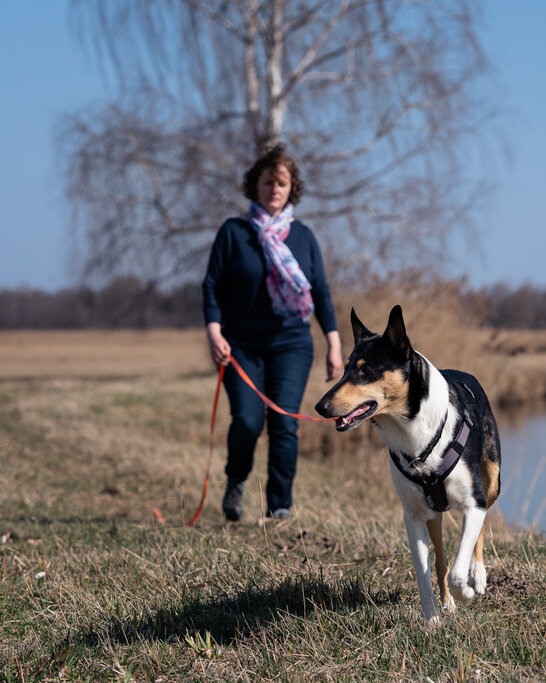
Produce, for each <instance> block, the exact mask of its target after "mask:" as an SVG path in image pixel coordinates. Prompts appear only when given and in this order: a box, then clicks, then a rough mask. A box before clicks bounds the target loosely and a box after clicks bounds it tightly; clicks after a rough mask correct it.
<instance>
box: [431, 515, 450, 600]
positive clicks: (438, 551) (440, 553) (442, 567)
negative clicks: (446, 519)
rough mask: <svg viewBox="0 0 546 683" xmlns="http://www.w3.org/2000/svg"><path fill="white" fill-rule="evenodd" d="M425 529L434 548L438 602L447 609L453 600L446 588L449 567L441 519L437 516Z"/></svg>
mask: <svg viewBox="0 0 546 683" xmlns="http://www.w3.org/2000/svg"><path fill="white" fill-rule="evenodd" d="M427 527H428V533H429V536H430V540H431V541H432V545H433V546H434V566H435V567H436V576H437V578H438V587H439V589H440V600H441V601H442V606H443V607H445V608H446V609H447V608H448V607H450V606H451V605H452V604H453V598H452V597H451V593H450V592H449V588H448V586H447V574H448V570H449V565H448V562H447V556H446V552H445V550H444V543H443V540H442V517H441V516H437V517H434V518H433V519H430V520H429V521H428V522H427Z"/></svg>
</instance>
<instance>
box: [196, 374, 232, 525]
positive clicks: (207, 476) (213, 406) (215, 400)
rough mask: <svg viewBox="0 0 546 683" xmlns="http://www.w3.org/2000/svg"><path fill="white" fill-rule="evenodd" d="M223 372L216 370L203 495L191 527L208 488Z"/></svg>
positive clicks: (203, 502)
mask: <svg viewBox="0 0 546 683" xmlns="http://www.w3.org/2000/svg"><path fill="white" fill-rule="evenodd" d="M225 371H226V366H225V365H220V369H219V370H218V382H217V384H216V392H215V394H214V403H213V404H212V415H211V416H210V438H209V461H208V463H207V473H206V475H205V483H204V484H203V493H202V494H201V501H200V503H199V507H198V508H197V510H196V511H195V514H194V516H193V517H192V518H191V520H190V523H189V526H193V525H194V524H195V522H196V521H197V519H198V517H199V515H200V514H201V511H202V510H203V505H204V504H205V497H206V495H207V489H208V487H209V477H210V465H211V463H212V448H213V436H214V423H215V422H216V409H217V408H218V397H219V396H220V387H221V386H222V380H223V379H224V372H225Z"/></svg>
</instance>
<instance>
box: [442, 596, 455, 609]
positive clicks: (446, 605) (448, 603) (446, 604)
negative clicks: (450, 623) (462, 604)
mask: <svg viewBox="0 0 546 683" xmlns="http://www.w3.org/2000/svg"><path fill="white" fill-rule="evenodd" d="M442 609H443V610H444V611H445V612H456V611H457V607H456V605H455V600H453V598H452V596H451V595H448V596H447V597H446V598H444V600H443V602H442Z"/></svg>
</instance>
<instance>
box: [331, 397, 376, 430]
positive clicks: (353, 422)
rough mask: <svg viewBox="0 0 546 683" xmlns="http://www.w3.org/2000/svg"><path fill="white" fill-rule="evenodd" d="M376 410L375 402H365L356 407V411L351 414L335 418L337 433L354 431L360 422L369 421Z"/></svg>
mask: <svg viewBox="0 0 546 683" xmlns="http://www.w3.org/2000/svg"><path fill="white" fill-rule="evenodd" d="M376 410H377V402H376V401H366V402H365V403H363V404H362V405H360V406H358V408H356V410H353V411H352V413H349V414H348V415H345V416H344V417H337V418H336V429H337V431H338V432H345V431H347V430H348V429H354V428H355V427H356V426H358V425H359V424H360V423H361V422H362V420H367V419H369V418H370V417H371V416H372V415H373V414H374V413H375V411H376Z"/></svg>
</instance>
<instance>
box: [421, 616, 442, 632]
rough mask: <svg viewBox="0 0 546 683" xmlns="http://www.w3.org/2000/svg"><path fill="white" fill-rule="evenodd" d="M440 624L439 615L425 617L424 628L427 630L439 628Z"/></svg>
mask: <svg viewBox="0 0 546 683" xmlns="http://www.w3.org/2000/svg"><path fill="white" fill-rule="evenodd" d="M441 626H442V620H441V619H440V617H439V616H433V617H429V618H428V619H425V628H426V630H427V631H436V630H437V629H439V628H441Z"/></svg>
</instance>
